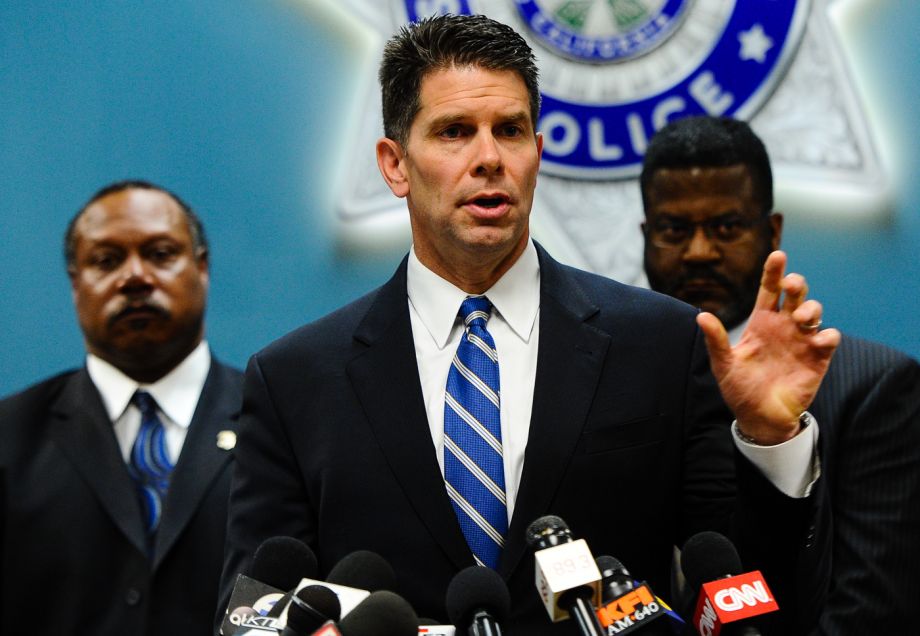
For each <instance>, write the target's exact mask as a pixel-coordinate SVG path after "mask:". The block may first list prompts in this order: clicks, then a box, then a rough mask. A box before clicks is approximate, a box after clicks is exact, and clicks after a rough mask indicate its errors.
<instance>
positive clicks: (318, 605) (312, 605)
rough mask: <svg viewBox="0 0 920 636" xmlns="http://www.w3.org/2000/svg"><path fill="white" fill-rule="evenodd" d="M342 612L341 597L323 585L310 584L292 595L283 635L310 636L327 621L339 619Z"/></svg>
mask: <svg viewBox="0 0 920 636" xmlns="http://www.w3.org/2000/svg"><path fill="white" fill-rule="evenodd" d="M341 612H342V607H341V605H340V604H339V597H338V596H336V594H335V592H333V591H332V590H330V589H329V588H328V587H325V586H323V585H308V586H307V587H304V588H301V589H300V590H298V591H297V594H295V595H294V596H293V597H291V604H290V605H288V613H287V625H285V627H284V630H283V631H282V632H281V636H308V635H309V634H312V633H313V632H314V631H316V630H317V629H319V628H320V627H321V626H322V625H323V623H325V622H327V621H330V620H331V621H337V620H339V617H340V615H341Z"/></svg>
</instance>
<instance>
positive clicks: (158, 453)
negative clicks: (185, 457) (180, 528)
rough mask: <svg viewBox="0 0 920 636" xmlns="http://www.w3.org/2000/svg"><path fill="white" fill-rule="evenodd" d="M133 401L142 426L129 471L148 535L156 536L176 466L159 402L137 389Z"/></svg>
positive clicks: (132, 450)
mask: <svg viewBox="0 0 920 636" xmlns="http://www.w3.org/2000/svg"><path fill="white" fill-rule="evenodd" d="M131 401H132V402H134V404H135V405H136V406H137V408H138V409H140V412H141V426H140V429H138V431H137V438H136V439H135V440H134V447H133V448H132V449H131V461H130V462H129V463H128V472H130V473H131V476H132V477H133V478H134V481H135V482H136V483H137V487H138V491H139V493H140V498H141V504H142V506H143V513H144V522H145V524H146V528H147V535H148V537H152V536H153V535H154V534H155V533H156V530H157V526H158V525H159V523H160V517H161V516H162V513H163V501H164V500H165V499H166V490H167V488H169V474H170V473H171V472H172V469H173V466H174V465H173V463H172V462H171V461H170V460H169V454H168V453H167V451H166V429H164V428H163V422H162V421H160V416H159V415H158V414H157V403H156V401H155V400H154V399H153V397H151V395H150V394H149V393H147V392H145V391H137V392H136V393H135V394H134V397H133V398H131Z"/></svg>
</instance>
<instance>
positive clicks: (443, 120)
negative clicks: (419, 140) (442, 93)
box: [428, 110, 530, 130]
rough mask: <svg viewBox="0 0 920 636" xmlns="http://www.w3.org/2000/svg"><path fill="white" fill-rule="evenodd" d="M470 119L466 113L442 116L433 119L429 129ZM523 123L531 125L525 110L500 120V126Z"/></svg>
mask: <svg viewBox="0 0 920 636" xmlns="http://www.w3.org/2000/svg"><path fill="white" fill-rule="evenodd" d="M468 118H469V114H464V113H456V114H448V115H442V116H440V117H436V118H434V119H432V120H431V121H430V122H429V123H428V129H429V130H437V129H438V128H444V127H447V126H452V125H456V124H461V123H464V122H466V121H467V119H468ZM521 122H527V123H530V114H529V113H527V112H526V111H523V110H519V111H516V112H513V113H510V114H508V115H504V116H502V117H500V118H499V119H498V123H499V125H504V124H518V123H521Z"/></svg>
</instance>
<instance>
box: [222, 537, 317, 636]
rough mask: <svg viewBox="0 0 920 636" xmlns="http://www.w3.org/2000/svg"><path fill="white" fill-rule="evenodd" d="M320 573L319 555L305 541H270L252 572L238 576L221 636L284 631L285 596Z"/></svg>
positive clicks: (255, 559) (260, 549)
mask: <svg viewBox="0 0 920 636" xmlns="http://www.w3.org/2000/svg"><path fill="white" fill-rule="evenodd" d="M318 569H319V567H318V565H317V562H316V555H315V554H313V550H311V549H310V548H309V546H307V545H306V544H305V543H303V542H302V541H299V540H297V539H294V538H293V537H272V538H270V539H266V540H265V541H263V542H262V544H261V545H260V546H259V547H258V548H257V549H256V551H255V554H254V555H253V558H252V563H251V564H250V566H249V570H248V572H247V573H246V574H242V573H240V574H239V575H237V578H236V583H235V585H234V586H233V592H232V593H231V594H230V602H229V603H228V604H227V614H226V616H225V617H224V620H223V622H222V623H221V626H220V633H221V634H231V633H234V630H236V631H239V630H240V628H249V627H251V628H254V629H258V628H261V629H272V628H274V629H278V628H280V627H281V624H280V622H279V621H278V619H277V617H278V614H280V613H281V611H282V610H283V608H284V605H285V601H286V594H285V592H286V591H287V590H291V589H295V588H296V586H297V583H298V582H299V581H300V579H301V577H302V576H304V575H306V576H315V575H316V572H317V570H318Z"/></svg>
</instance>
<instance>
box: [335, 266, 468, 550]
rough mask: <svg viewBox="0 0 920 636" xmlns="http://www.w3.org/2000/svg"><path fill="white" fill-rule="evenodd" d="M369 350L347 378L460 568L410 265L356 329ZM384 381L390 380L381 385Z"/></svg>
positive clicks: (406, 486)
mask: <svg viewBox="0 0 920 636" xmlns="http://www.w3.org/2000/svg"><path fill="white" fill-rule="evenodd" d="M355 339H356V340H358V341H359V342H361V343H363V344H364V345H365V346H366V349H365V351H364V352H363V353H362V354H361V355H359V356H358V357H357V358H355V359H354V360H352V361H351V362H350V363H349V365H348V376H349V378H350V379H351V382H352V385H353V386H354V389H355V392H356V393H357V394H358V398H359V400H360V402H361V405H362V407H363V409H364V412H365V415H366V417H367V419H368V421H369V423H370V426H371V429H372V430H373V433H374V435H375V437H376V439H377V442H378V443H379V444H380V448H381V449H382V451H383V454H384V455H385V456H386V458H387V461H388V463H389V465H390V469H391V470H392V471H393V474H394V475H395V477H396V479H397V481H398V482H399V483H400V485H401V486H402V488H403V490H404V491H405V493H406V496H407V497H408V499H409V501H410V502H411V503H412V506H413V507H414V509H415V511H416V514H417V515H418V517H419V519H420V520H421V521H422V523H423V524H424V525H425V526H426V527H427V529H428V531H429V533H430V534H431V536H432V538H433V539H434V541H436V542H437V543H438V544H439V545H440V546H441V548H442V549H443V550H444V552H445V554H446V555H447V556H448V558H449V559H450V560H451V561H452V562H453V563H454V564H455V565H456V567H457V568H463V567H466V566H468V565H472V563H473V558H472V554H471V552H470V550H469V547H468V546H467V544H466V540H465V539H464V538H463V534H462V533H461V531H460V525H459V524H458V523H457V518H456V516H455V515H454V511H453V508H452V507H451V504H450V500H449V499H448V497H447V492H446V490H445V489H444V488H443V487H432V485H433V484H442V483H443V481H444V479H443V477H442V475H441V469H440V467H439V466H438V461H437V456H436V453H435V449H434V445H433V442H432V440H431V431H430V429H429V427H428V416H427V414H426V411H425V405H424V403H423V400H422V388H421V383H420V382H419V376H418V365H417V364H416V360H415V345H414V341H413V339H412V326H411V323H410V319H409V305H408V300H407V295H406V261H405V260H403V263H402V265H401V266H400V267H399V269H398V270H397V271H396V274H395V275H394V276H393V278H392V279H391V280H390V281H389V282H388V283H387V284H386V285H384V286H383V287H381V288H380V291H379V292H378V294H377V298H376V299H375V300H374V303H373V305H372V306H371V308H370V310H369V311H368V313H367V315H366V316H365V318H364V320H363V321H362V322H361V324H360V325H359V326H358V329H357V330H356V331H355ZM382 378H385V379H386V381H382Z"/></svg>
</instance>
